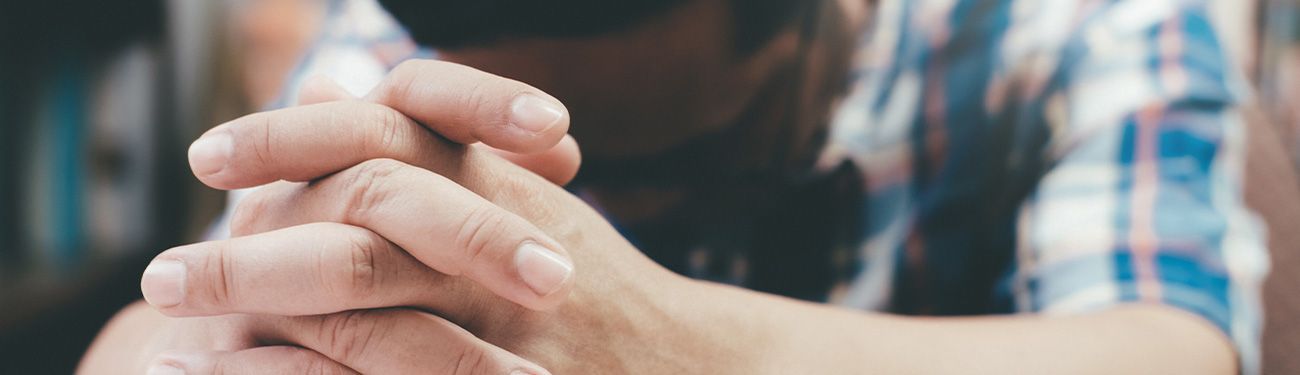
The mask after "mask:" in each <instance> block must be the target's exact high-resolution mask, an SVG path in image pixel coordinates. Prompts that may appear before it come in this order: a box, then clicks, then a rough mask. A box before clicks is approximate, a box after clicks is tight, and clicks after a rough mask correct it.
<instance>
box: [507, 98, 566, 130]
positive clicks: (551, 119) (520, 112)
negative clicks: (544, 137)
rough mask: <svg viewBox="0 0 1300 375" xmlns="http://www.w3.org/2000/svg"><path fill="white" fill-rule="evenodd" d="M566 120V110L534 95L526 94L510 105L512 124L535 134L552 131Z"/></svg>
mask: <svg viewBox="0 0 1300 375" xmlns="http://www.w3.org/2000/svg"><path fill="white" fill-rule="evenodd" d="M562 119H564V108H562V107H560V106H559V105H558V104H555V103H553V102H551V101H549V100H546V99H542V98H541V97H538V96H537V95H534V94H529V93H524V94H522V95H519V97H517V98H515V101H514V103H512V104H511V105H510V123H511V124H512V125H514V126H515V127H518V128H520V129H524V130H527V131H530V132H533V133H541V132H543V131H546V129H550V128H551V127H552V126H555V124H558V123H559V122H560V120H562Z"/></svg>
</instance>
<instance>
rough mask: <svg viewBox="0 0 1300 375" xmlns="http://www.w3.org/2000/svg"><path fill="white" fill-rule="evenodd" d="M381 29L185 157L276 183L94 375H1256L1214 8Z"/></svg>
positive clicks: (167, 272)
mask: <svg viewBox="0 0 1300 375" xmlns="http://www.w3.org/2000/svg"><path fill="white" fill-rule="evenodd" d="M382 3H383V5H384V6H385V7H386V8H387V10H388V11H391V12H392V14H393V15H394V16H395V18H396V19H397V20H399V21H400V23H401V24H402V25H403V26H405V30H406V31H403V30H402V29H399V28H397V27H396V26H395V25H393V24H392V20H390V19H389V18H387V16H386V15H385V14H384V13H383V12H382V11H381V10H380V9H379V8H377V7H375V6H374V4H373V3H370V2H366V1H352V2H336V3H334V4H333V5H332V7H333V10H332V11H331V15H330V16H328V17H329V19H330V20H329V21H326V24H325V25H326V27H325V31H323V32H324V33H325V35H326V36H324V37H322V38H321V39H320V41H319V42H318V44H317V45H316V46H315V47H314V49H313V52H311V55H310V56H309V57H308V58H307V59H306V60H304V62H303V64H302V66H300V67H299V69H297V73H296V74H295V76H293V77H291V78H290V80H289V84H288V85H287V87H286V89H285V91H284V93H283V94H282V95H281V101H280V103H279V106H281V107H285V108H284V109H277V110H272V111H267V112H262V113H257V114H253V115H250V116H247V117H244V118H241V119H238V120H235V121H231V122H228V123H225V124H222V125H220V126H218V127H216V128H214V129H213V130H211V131H209V132H208V133H207V134H205V135H204V136H203V137H201V138H200V139H199V140H198V141H196V142H195V143H194V144H193V145H192V146H191V149H190V163H191V167H192V169H193V170H194V173H195V175H196V176H197V177H198V178H199V179H200V180H201V181H203V182H204V183H205V184H207V185H209V186H212V187H214V188H219V189H228V190H229V189H246V188H252V187H257V186H261V185H265V184H269V185H266V186H263V187H261V188H259V189H257V190H251V191H250V190H242V191H241V193H238V194H235V195H232V197H233V198H235V199H232V202H231V203H230V204H231V207H233V208H232V211H231V213H230V215H229V216H228V217H227V218H225V219H224V220H223V221H224V222H225V223H226V224H228V225H229V227H228V228H229V229H228V230H229V233H230V235H231V237H230V238H225V239H223V238H214V239H213V240H212V241H209V242H203V243H198V244H194V245H189V246H183V247H179V248H175V249H170V250H168V251H166V252H164V253H163V254H161V255H159V256H158V258H156V259H155V260H154V263H153V264H151V266H150V267H149V269H148V270H147V271H146V272H145V275H144V277H143V279H142V282H141V287H142V290H143V292H144V295H145V299H146V300H147V301H148V305H145V304H136V305H133V306H131V307H128V308H127V309H126V310H125V311H123V312H122V313H121V314H119V316H118V317H117V318H115V319H114V321H112V322H111V323H110V324H109V325H108V326H107V327H106V328H105V330H104V332H102V333H101V336H100V337H99V338H98V339H97V342H96V343H95V345H94V346H93V347H92V348H91V350H90V352H89V353H88V354H87V357H86V358H85V359H84V361H83V363H82V365H81V370H82V371H84V372H87V373H97V372H107V373H117V372H124V371H136V372H140V371H145V370H146V369H147V370H148V371H149V372H152V373H226V372H234V373H280V372H309V371H315V372H339V373H350V372H361V373H429V372H433V373H473V374H479V373H502V374H504V373H533V374H541V373H547V372H548V371H549V372H553V373H562V374H563V373H754V372H758V373H869V372H881V373H900V372H906V373H933V372H975V373H1110V372H1122V373H1230V372H1235V371H1241V372H1246V373H1251V372H1254V371H1255V370H1256V369H1257V360H1258V358H1257V355H1258V353H1257V351H1258V340H1259V339H1258V337H1259V323H1260V321H1261V317H1260V315H1259V311H1258V309H1259V301H1258V294H1259V290H1258V289H1259V282H1260V279H1261V278H1262V276H1263V275H1264V273H1265V272H1266V269H1267V258H1266V253H1265V250H1264V247H1263V243H1262V241H1263V240H1262V237H1261V234H1260V231H1261V228H1260V227H1259V224H1258V223H1257V221H1256V220H1255V219H1254V218H1253V215H1252V213H1250V212H1249V211H1248V210H1247V209H1246V208H1245V207H1244V206H1243V203H1242V197H1241V184H1242V180H1241V170H1242V168H1243V155H1244V153H1243V152H1244V151H1243V149H1242V142H1243V139H1244V138H1243V131H1244V129H1243V126H1242V123H1243V119H1242V115H1241V114H1240V113H1239V109H1238V108H1239V107H1240V106H1241V105H1242V100H1243V99H1242V98H1243V95H1242V94H1241V92H1240V90H1241V89H1242V88H1241V86H1240V85H1241V84H1240V82H1239V78H1240V77H1238V73H1237V71H1236V68H1235V67H1233V65H1232V64H1231V63H1230V62H1229V60H1228V58H1227V57H1226V56H1225V54H1224V52H1223V48H1222V46H1220V45H1219V44H1218V42H1217V40H1216V39H1215V36H1214V32H1213V28H1212V27H1211V26H1210V24H1209V23H1208V21H1207V20H1206V15H1205V9H1204V7H1203V5H1204V4H1203V3H1202V2H1197V1H1177V0H1132V1H1128V0H1120V1H1111V2H1092V1H1038V0H1003V1H994V0H952V1H941V0H919V1H902V0H883V1H880V2H874V1H853V0H836V1H830V0H828V1H795V0H761V1H760V0H751V1H739V0H730V1H729V0H679V1H649V0H646V1H625V2H618V3H610V2H594V1H578V0H552V1H540V2H529V3H517V4H505V3H500V2H490V3H483V2H470V1H452V0H443V1H435V0H384V1H382ZM408 31H409V39H408V38H407V35H408V34H407V32H408ZM412 40H413V41H414V43H412V42H411V41H412ZM417 44H418V45H420V46H426V47H430V48H433V50H431V51H419V50H417V49H416V48H415V46H416V45H417ZM412 57H418V58H416V59H410V58H412ZM430 58H432V59H430ZM408 59H409V60H408ZM402 61H405V62H402ZM399 62H400V64H399ZM316 74H320V75H324V76H325V77H329V78H332V80H331V79H328V78H320V77H319V76H316ZM507 77H508V78H507ZM295 94H300V95H295ZM291 104H301V105H299V106H291ZM570 125H571V126H570ZM570 131H571V132H572V137H569V136H567V135H566V133H567V132H570ZM575 139H576V140H578V141H581V144H582V154H581V159H582V161H581V162H582V164H583V167H582V168H581V169H580V170H579V169H578V167H577V166H578V163H579V155H578V151H577V149H578V146H577V143H576V142H575V141H574V140H575ZM575 173H576V177H575ZM280 180H283V181H280ZM276 181H279V182H276ZM561 185H567V189H568V190H565V189H563V188H561V187H560V186H561ZM225 231H226V229H219V230H217V231H215V233H217V234H221V233H222V232H225ZM218 237H219V236H218ZM670 271H671V272H670ZM681 275H686V276H690V278H686V277H682V276H681ZM727 284H732V285H737V286H742V287H746V288H748V289H749V290H746V289H742V288H734V287H730V286H727ZM782 296H784V297H782ZM788 297H793V298H788ZM798 299H803V300H810V301H816V302H829V304H817V303H808V302H800V301H798ZM864 310H877V311H881V312H886V313H892V314H884V313H879V312H865V311H864ZM974 315H989V316H974Z"/></svg>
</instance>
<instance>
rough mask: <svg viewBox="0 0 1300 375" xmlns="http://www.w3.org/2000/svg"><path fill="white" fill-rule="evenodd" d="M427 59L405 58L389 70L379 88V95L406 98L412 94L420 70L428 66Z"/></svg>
mask: <svg viewBox="0 0 1300 375" xmlns="http://www.w3.org/2000/svg"><path fill="white" fill-rule="evenodd" d="M428 64H429V63H428V62H427V61H421V60H406V61H403V62H401V63H399V64H397V66H396V67H393V69H392V70H391V71H389V73H388V76H387V79H385V80H384V81H383V82H382V83H381V84H380V88H379V92H380V94H381V96H386V97H388V98H406V97H409V96H410V95H411V94H412V91H413V90H414V89H415V84H416V82H417V79H418V78H419V75H420V72H421V71H422V70H424V69H425V67H426V66H428Z"/></svg>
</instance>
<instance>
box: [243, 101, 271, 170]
mask: <svg viewBox="0 0 1300 375" xmlns="http://www.w3.org/2000/svg"><path fill="white" fill-rule="evenodd" d="M276 113H278V112H260V113H254V114H250V115H248V116H244V118H243V119H242V120H241V121H240V123H242V124H243V126H241V128H242V130H243V131H242V132H239V131H237V132H233V133H235V136H238V134H241V133H242V134H244V135H245V136H248V137H252V139H249V140H250V141H251V143H252V145H253V157H254V158H256V160H257V164H258V165H274V162H273V161H274V160H275V157H274V155H275V153H274V151H275V150H274V140H275V139H274V138H275V137H274V133H273V132H272V128H273V127H274V125H275V124H274V123H275V118H274V116H275V114H276Z"/></svg>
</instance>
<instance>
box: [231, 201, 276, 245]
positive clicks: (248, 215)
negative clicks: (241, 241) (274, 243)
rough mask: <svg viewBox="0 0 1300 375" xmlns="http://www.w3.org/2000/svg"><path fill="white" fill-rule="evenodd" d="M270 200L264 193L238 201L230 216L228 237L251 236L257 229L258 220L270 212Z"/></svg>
mask: <svg viewBox="0 0 1300 375" xmlns="http://www.w3.org/2000/svg"><path fill="white" fill-rule="evenodd" d="M270 206H271V200H270V199H268V198H267V195H266V194H265V193H261V192H254V193H252V194H249V195H248V196H246V197H244V198H243V199H240V200H239V204H237V205H235V210H234V212H232V213H231V214H230V235H231V236H233V237H238V236H243V235H248V234H253V233H255V232H256V231H257V228H258V222H259V220H258V218H261V217H262V216H263V215H265V214H266V213H267V212H270V208H271V207H270Z"/></svg>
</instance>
